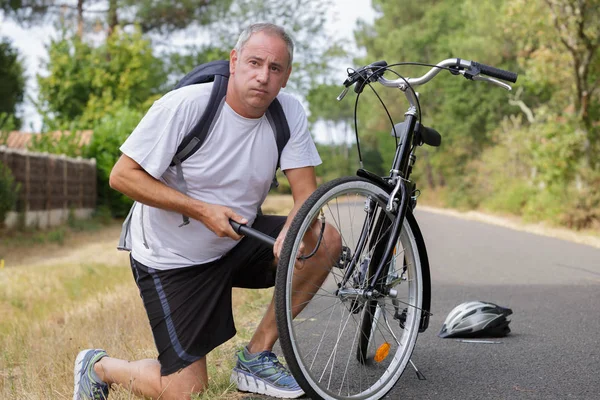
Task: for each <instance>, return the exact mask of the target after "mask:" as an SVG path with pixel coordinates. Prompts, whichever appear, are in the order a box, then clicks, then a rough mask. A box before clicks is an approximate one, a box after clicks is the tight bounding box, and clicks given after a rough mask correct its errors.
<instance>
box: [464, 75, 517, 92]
mask: <svg viewBox="0 0 600 400" xmlns="http://www.w3.org/2000/svg"><path fill="white" fill-rule="evenodd" d="M465 72H467V71H459V73H460V74H461V75H463V76H464V75H465ZM471 79H472V80H474V81H484V82H489V83H491V84H493V85H496V86H500V87H501V88H502V89H506V90H508V91H509V92H510V91H511V90H512V86H510V85H508V84H506V83H504V82H502V81H500V80H498V79H495V78H490V77H489V76H481V75H474V76H473V77H471Z"/></svg>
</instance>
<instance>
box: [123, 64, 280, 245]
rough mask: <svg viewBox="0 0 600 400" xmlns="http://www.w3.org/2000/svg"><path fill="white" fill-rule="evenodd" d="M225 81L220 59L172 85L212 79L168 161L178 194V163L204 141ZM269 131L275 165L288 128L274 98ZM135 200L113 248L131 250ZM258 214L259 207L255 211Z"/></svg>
mask: <svg viewBox="0 0 600 400" xmlns="http://www.w3.org/2000/svg"><path fill="white" fill-rule="evenodd" d="M228 80H229V61H225V60H220V61H212V62H209V63H206V64H201V65H199V66H197V67H196V68H194V69H193V70H192V71H191V72H190V73H188V74H187V75H186V76H184V77H183V78H182V79H181V80H180V81H179V82H178V83H177V85H175V87H174V90H175V89H179V88H181V87H184V86H188V85H195V84H200V83H208V82H214V84H213V87H212V90H211V93H210V98H209V101H208V105H207V106H206V109H205V110H204V113H203V114H202V116H201V117H200V119H199V120H198V122H197V123H196V125H194V127H193V128H192V129H191V130H190V131H189V132H188V133H187V134H186V135H185V137H184V138H183V140H182V142H181V143H180V144H179V147H178V148H177V151H176V152H175V155H174V156H173V160H172V161H171V166H174V167H175V169H176V171H177V184H176V186H177V187H176V189H177V190H179V191H180V192H181V193H187V185H186V183H185V180H184V179H183V170H182V167H181V163H182V162H184V161H185V160H187V159H188V158H189V157H190V156H192V155H193V154H194V153H195V152H196V151H198V149H200V147H201V146H202V144H203V143H204V141H205V140H206V137H207V136H208V133H209V132H210V131H211V129H212V127H213V125H214V123H215V121H216V120H217V118H216V117H217V116H218V115H219V114H220V112H221V109H222V108H223V104H224V103H225V94H226V93H227V82H228ZM265 116H266V117H267V120H268V121H269V124H270V125H271V128H272V129H273V132H274V133H275V140H276V142H277V152H278V156H277V168H279V167H280V159H281V152H282V151H283V148H284V147H285V145H286V144H287V142H288V140H289V138H290V128H289V125H288V122H287V119H286V117H285V114H284V112H283V108H282V107H281V104H280V103H279V100H277V98H275V99H274V100H273V102H272V103H271V105H270V106H269V108H268V109H267V112H266V113H265ZM277 186H278V183H277V179H276V178H275V177H273V183H272V184H271V188H273V187H277ZM137 204H138V203H137V202H134V203H133V206H132V207H131V209H130V210H129V214H128V215H127V217H126V218H125V221H124V222H123V229H122V230H121V236H120V238H119V245H118V246H117V249H119V250H126V251H131V244H130V243H128V239H129V238H128V236H129V226H130V224H131V217H132V215H133V210H134V209H135V207H136V205H137ZM143 210H144V208H143V206H142V209H141V213H140V220H143ZM259 213H260V210H259ZM182 219H183V222H182V224H181V225H179V227H182V226H185V225H187V224H189V222H190V220H189V217H188V216H186V215H182ZM142 237H143V242H144V246H146V248H148V245H147V244H146V239H145V237H144V229H143V227H142Z"/></svg>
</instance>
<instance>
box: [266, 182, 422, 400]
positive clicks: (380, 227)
mask: <svg viewBox="0 0 600 400" xmlns="http://www.w3.org/2000/svg"><path fill="white" fill-rule="evenodd" d="M388 198H389V195H388V193H387V192H386V191H384V190H383V189H381V188H380V187H378V186H377V185H375V184H373V183H371V182H369V181H367V180H365V179H362V178H358V177H349V178H340V179H337V180H334V181H332V182H329V183H327V184H325V185H323V186H321V187H320V188H319V189H317V191H315V193H313V195H312V196H311V197H310V198H309V199H308V200H307V201H306V203H305V204H304V205H303V206H302V207H301V209H300V210H299V211H298V213H297V215H296V217H295V218H294V221H293V223H292V225H291V226H290V229H289V231H288V233H287V236H286V239H285V242H284V246H283V249H282V252H281V257H280V261H279V265H278V270H277V281H276V290H275V309H276V317H277V327H278V330H279V341H280V345H281V348H282V351H283V354H284V356H285V359H286V361H287V363H288V367H289V368H290V370H291V371H292V373H293V374H294V377H295V378H296V380H297V381H298V383H299V384H300V386H301V387H302V388H303V389H304V391H305V392H306V393H307V394H308V395H309V396H310V397H311V398H312V399H379V398H381V397H383V396H384V395H385V394H386V393H387V392H389V391H390V390H391V389H392V387H393V386H394V385H395V384H396V382H397V381H398V379H400V376H401V375H402V372H403V371H404V369H405V368H406V366H407V364H408V362H409V361H410V357H411V354H412V351H413V349H414V346H415V342H416V340H417V335H418V332H419V322H420V318H421V305H422V301H423V278H422V274H421V257H420V254H419V245H420V244H419V243H418V240H419V239H418V238H417V237H416V236H415V234H414V233H413V229H411V222H409V219H407V220H406V221H404V224H403V227H402V230H401V233H400V237H399V239H398V241H397V243H396V247H395V250H394V255H393V257H392V259H391V260H390V261H389V262H388V263H387V264H386V265H385V268H384V273H383V274H382V276H381V277H380V278H379V280H378V282H374V285H375V287H377V288H379V289H380V290H378V291H376V292H377V293H373V291H370V290H366V289H367V287H368V282H369V279H370V278H371V277H372V276H373V274H374V271H375V268H374V267H373V265H375V264H378V259H377V257H381V255H380V253H381V251H380V250H378V249H381V243H382V241H383V240H385V238H387V237H389V233H390V229H391V223H390V222H391V221H392V220H393V218H394V215H393V214H391V213H388V212H386V211H385V206H386V204H387V199H388ZM413 223H414V220H413ZM325 225H327V226H328V228H327V229H335V231H336V232H337V235H334V237H335V238H336V241H337V240H338V239H339V238H340V237H341V245H342V246H343V247H342V248H343V251H341V255H340V252H339V247H340V246H339V245H338V244H336V243H327V238H328V237H332V235H323V234H322V232H323V231H324V230H323V229H320V228H319V227H320V226H322V227H325ZM319 232H321V237H320V240H319V238H317V239H315V240H312V241H311V240H307V237H308V236H310V235H315V234H316V235H318V234H319ZM303 240H304V243H307V242H310V243H315V242H317V243H319V244H318V247H319V249H318V250H319V251H321V252H322V253H323V252H325V253H327V251H328V249H336V251H335V252H332V253H331V254H329V255H328V257H325V258H323V257H322V255H323V254H322V253H321V259H326V260H328V262H326V263H323V265H321V264H319V268H322V269H324V271H326V273H327V276H326V278H325V280H324V281H323V283H322V284H321V285H320V286H319V285H312V286H309V288H307V285H306V284H305V282H306V275H303V274H302V273H299V271H298V268H297V267H298V260H297V254H298V253H299V250H300V249H301V244H302V242H303ZM310 250H311V249H308V251H309V252H310ZM304 252H305V253H306V249H305V251H304ZM378 253H379V255H378ZM375 266H376V265H375ZM298 288H302V289H298ZM307 292H310V296H309V297H311V299H310V300H307V301H304V302H302V303H299V304H298V302H297V301H296V303H294V296H297V295H298V294H299V293H301V294H302V295H304V296H306V294H307ZM382 292H384V293H386V294H385V295H384V294H382Z"/></svg>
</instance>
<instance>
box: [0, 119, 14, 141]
mask: <svg viewBox="0 0 600 400" xmlns="http://www.w3.org/2000/svg"><path fill="white" fill-rule="evenodd" d="M17 123H18V120H17V118H16V117H15V116H14V115H11V114H8V113H5V112H0V146H4V145H6V143H7V142H8V136H9V135H10V133H11V132H12V131H14V130H16V128H17Z"/></svg>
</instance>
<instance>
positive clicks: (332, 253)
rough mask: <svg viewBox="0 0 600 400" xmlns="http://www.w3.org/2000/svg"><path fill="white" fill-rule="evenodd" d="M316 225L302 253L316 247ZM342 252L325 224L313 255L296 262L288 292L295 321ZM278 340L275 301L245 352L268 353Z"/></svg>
mask: <svg viewBox="0 0 600 400" xmlns="http://www.w3.org/2000/svg"><path fill="white" fill-rule="evenodd" d="M320 230H321V225H320V223H317V224H315V225H313V228H312V229H311V231H309V232H307V234H306V235H305V237H304V250H305V253H310V252H311V251H312V249H314V248H315V247H316V245H317V241H318V237H319V233H320ZM341 250H342V242H341V237H340V235H339V233H338V231H337V230H336V229H335V228H334V227H333V226H331V225H329V224H326V228H325V233H324V237H323V240H322V242H321V245H320V246H319V249H318V251H317V253H316V254H315V255H314V256H313V257H311V258H309V259H308V260H305V261H296V270H295V272H294V275H295V278H294V283H293V288H292V291H293V293H294V295H293V296H292V313H293V316H294V317H296V315H298V314H299V313H300V312H301V311H302V310H303V309H304V307H305V306H306V305H307V304H308V302H309V301H310V300H311V299H312V298H313V296H314V294H315V293H316V292H317V290H318V288H319V287H321V284H322V283H323V281H324V280H325V278H326V277H327V275H328V274H329V271H330V270H331V268H332V266H333V265H334V264H335V263H336V262H337V261H338V259H339V256H340V254H341ZM278 337H279V335H278V332H277V324H276V321H275V299H274V298H273V299H271V303H270V304H269V307H268V308H267V312H266V313H265V315H264V317H263V319H262V320H261V322H260V324H259V325H258V328H257V329H256V331H255V332H254V335H253V336H252V339H251V340H250V343H249V344H248V346H247V347H248V350H249V351H250V352H252V353H257V352H260V351H264V350H269V351H270V350H271V349H272V348H273V345H274V344H275V342H276V341H277V338H278Z"/></svg>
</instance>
